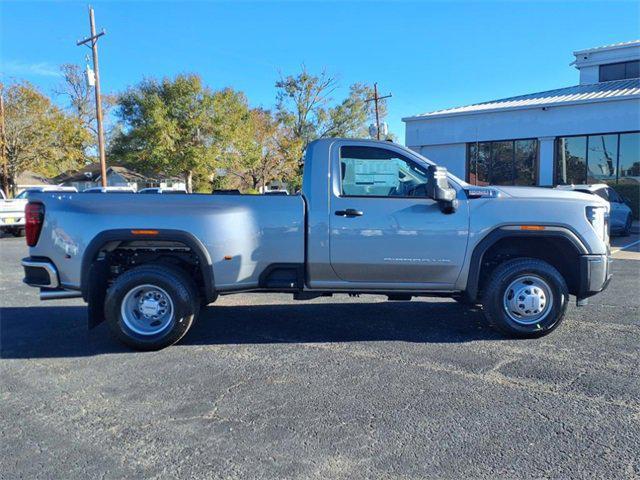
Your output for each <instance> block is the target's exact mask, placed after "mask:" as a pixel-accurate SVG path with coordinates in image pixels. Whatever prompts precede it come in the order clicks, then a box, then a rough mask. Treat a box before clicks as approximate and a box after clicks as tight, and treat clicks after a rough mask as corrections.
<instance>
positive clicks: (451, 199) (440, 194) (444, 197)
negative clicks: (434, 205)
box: [427, 165, 458, 213]
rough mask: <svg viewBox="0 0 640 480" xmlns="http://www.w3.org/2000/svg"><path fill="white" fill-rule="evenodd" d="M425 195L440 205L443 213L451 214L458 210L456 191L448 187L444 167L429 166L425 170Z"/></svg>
mask: <svg viewBox="0 0 640 480" xmlns="http://www.w3.org/2000/svg"><path fill="white" fill-rule="evenodd" d="M427 195H428V196H429V197H430V198H433V199H434V200H435V201H437V202H438V204H440V210H442V212H443V213H453V212H455V211H456V209H457V208H458V201H457V200H456V191H455V189H453V188H451V187H450V186H449V181H448V180H447V169H446V168H444V167H439V166H437V165H429V168H427Z"/></svg>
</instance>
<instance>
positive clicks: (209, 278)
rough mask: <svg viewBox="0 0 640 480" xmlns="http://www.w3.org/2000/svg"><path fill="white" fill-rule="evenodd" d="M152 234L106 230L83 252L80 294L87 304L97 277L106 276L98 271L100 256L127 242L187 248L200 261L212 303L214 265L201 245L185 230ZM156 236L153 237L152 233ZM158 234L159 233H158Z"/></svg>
mask: <svg viewBox="0 0 640 480" xmlns="http://www.w3.org/2000/svg"><path fill="white" fill-rule="evenodd" d="M148 231H149V233H134V232H135V231H134V230H131V229H114V230H105V231H103V232H101V233H99V234H98V235H96V236H95V237H94V238H93V239H92V240H91V242H89V245H88V246H87V248H86V249H85V251H84V254H83V256H82V267H81V274H80V290H81V292H82V297H83V298H84V300H85V301H89V299H90V297H91V296H92V292H91V290H92V289H91V288H90V287H91V285H92V283H95V282H98V283H99V281H100V279H99V278H96V276H100V275H104V269H100V268H96V264H97V263H101V262H96V260H97V258H98V254H99V253H100V251H102V250H103V249H104V248H105V247H106V246H107V245H108V244H109V243H112V242H127V241H165V242H166V241H171V242H179V243H182V244H184V245H185V246H187V247H188V248H189V249H190V250H191V251H192V252H193V253H194V254H195V255H196V256H197V258H198V263H199V270H200V273H201V274H202V281H203V284H204V288H203V290H204V292H203V293H204V295H205V300H206V301H207V302H208V303H210V302H213V301H214V300H215V298H216V291H215V282H214V274H213V263H212V261H211V255H209V252H208V251H207V249H206V248H205V247H204V245H203V244H202V242H201V241H200V240H199V239H198V238H197V237H196V236H194V235H193V234H191V233H189V232H185V231H184V230H172V229H154V230H148ZM151 232H153V233H151ZM156 232H157V233H156Z"/></svg>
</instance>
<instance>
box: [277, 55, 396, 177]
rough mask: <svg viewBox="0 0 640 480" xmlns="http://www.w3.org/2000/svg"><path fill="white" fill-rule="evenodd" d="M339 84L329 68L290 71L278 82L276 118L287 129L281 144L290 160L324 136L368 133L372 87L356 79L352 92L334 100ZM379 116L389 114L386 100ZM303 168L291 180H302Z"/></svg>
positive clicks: (358, 136) (297, 157)
mask: <svg viewBox="0 0 640 480" xmlns="http://www.w3.org/2000/svg"><path fill="white" fill-rule="evenodd" d="M337 88H338V82H337V80H336V79H335V78H333V77H331V76H329V75H328V74H327V73H326V72H324V71H323V72H322V73H320V75H313V74H310V73H309V72H308V71H307V70H306V68H305V67H304V66H303V67H302V72H300V73H299V74H297V75H289V76H286V77H284V78H281V79H280V80H279V81H277V82H276V90H277V94H276V101H277V103H276V118H277V119H278V121H279V122H280V123H281V125H282V128H283V129H285V132H286V134H285V135H284V136H283V138H282V148H283V150H284V151H285V153H284V155H285V157H287V158H288V161H289V162H290V161H292V159H295V160H296V161H298V162H301V160H302V154H303V152H304V150H305V149H306V147H307V145H308V144H309V143H310V142H311V141H313V140H315V139H317V138H322V137H343V136H344V137H355V138H366V137H369V132H368V125H369V123H372V122H373V119H374V118H375V112H374V106H373V102H366V100H367V99H368V98H371V97H373V88H371V87H368V86H366V85H365V84H362V83H355V84H353V85H351V87H350V88H349V96H348V97H347V98H345V99H344V100H343V101H342V102H339V103H337V104H334V102H333V99H332V95H333V94H334V93H335V91H336V89H337ZM378 106H379V112H380V118H381V119H383V118H384V117H385V116H386V103H385V101H384V100H381V101H380V102H379V103H378ZM299 174H300V172H298V176H297V178H295V179H291V181H293V182H294V183H295V182H299V181H300V177H299Z"/></svg>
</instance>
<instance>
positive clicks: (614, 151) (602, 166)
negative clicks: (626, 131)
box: [587, 135, 618, 183]
mask: <svg viewBox="0 0 640 480" xmlns="http://www.w3.org/2000/svg"><path fill="white" fill-rule="evenodd" d="M588 149H589V150H588V153H587V155H588V157H587V158H588V174H587V181H588V182H589V183H598V182H602V181H605V180H615V179H616V169H617V164H618V135H591V136H589V140H588Z"/></svg>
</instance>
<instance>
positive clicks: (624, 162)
mask: <svg viewBox="0 0 640 480" xmlns="http://www.w3.org/2000/svg"><path fill="white" fill-rule="evenodd" d="M603 182H606V183H618V182H640V132H631V133H620V134H618V133H608V134H605V135H589V136H588V137H587V136H578V137H558V138H557V139H556V158H555V184H565V183H573V184H584V183H603Z"/></svg>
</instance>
